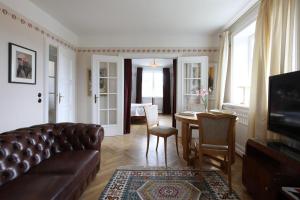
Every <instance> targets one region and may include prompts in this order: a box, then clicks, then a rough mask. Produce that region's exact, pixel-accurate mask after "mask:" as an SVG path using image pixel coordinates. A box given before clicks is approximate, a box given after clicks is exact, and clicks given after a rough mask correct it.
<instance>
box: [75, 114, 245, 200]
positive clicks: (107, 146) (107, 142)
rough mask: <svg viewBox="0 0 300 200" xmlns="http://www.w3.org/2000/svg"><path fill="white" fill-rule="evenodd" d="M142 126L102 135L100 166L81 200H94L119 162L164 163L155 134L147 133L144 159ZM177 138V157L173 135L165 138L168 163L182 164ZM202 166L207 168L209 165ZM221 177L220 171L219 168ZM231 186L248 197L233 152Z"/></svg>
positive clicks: (167, 122) (163, 118)
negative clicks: (120, 132)
mask: <svg viewBox="0 0 300 200" xmlns="http://www.w3.org/2000/svg"><path fill="white" fill-rule="evenodd" d="M160 124H161V125H170V124H171V119H170V117H169V116H160ZM146 141H147V140H146V126H145V125H132V126H131V134H129V135H122V136H115V137H105V138H104V140H103V143H102V147H101V169H100V171H99V172H98V174H97V175H96V177H95V179H94V181H93V182H91V184H90V185H89V186H88V188H87V189H86V191H85V192H84V193H83V195H82V197H81V200H96V199H98V198H99V196H100V194H101V192H102V190H103V189H104V187H105V186H106V184H107V183H108V181H109V179H110V178H111V176H112V174H113V172H114V171H115V169H116V168H118V167H119V166H125V165H133V166H164V164H165V163H164V148H163V141H162V140H161V141H160V144H159V148H158V151H157V152H156V151H155V145H156V138H155V137H151V142H150V148H149V154H148V159H146V156H145V154H146ZM178 142H179V144H180V145H179V153H180V157H178V156H177V154H176V148H175V138H168V150H167V154H168V167H186V162H185V161H184V160H183V158H182V147H181V140H179V141H178ZM205 168H211V167H210V165H207V166H205ZM220 174H221V175H223V176H224V177H225V178H226V176H225V175H224V173H223V172H220ZM232 174H233V176H232V183H233V189H234V190H235V191H236V192H237V194H238V195H239V197H240V198H241V199H242V200H244V199H245V200H248V199H249V200H250V199H251V198H250V197H249V196H248V194H247V192H246V191H245V188H244V187H243V185H242V160H241V158H240V157H238V156H236V162H235V164H234V165H233V166H232Z"/></svg>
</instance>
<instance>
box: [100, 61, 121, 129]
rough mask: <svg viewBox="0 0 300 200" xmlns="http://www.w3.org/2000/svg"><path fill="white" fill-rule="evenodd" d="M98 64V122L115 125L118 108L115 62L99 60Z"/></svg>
mask: <svg viewBox="0 0 300 200" xmlns="http://www.w3.org/2000/svg"><path fill="white" fill-rule="evenodd" d="M99 66H100V67H99V92H100V94H99V95H100V109H99V112H100V123H101V124H102V125H115V124H117V109H118V106H117V102H118V88H117V87H118V79H117V74H118V71H117V70H118V68H117V63H114V62H100V65H99Z"/></svg>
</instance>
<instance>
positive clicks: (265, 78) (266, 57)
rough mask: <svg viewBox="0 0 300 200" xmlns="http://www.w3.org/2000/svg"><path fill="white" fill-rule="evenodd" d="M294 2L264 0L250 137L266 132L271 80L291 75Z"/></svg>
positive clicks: (255, 59)
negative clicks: (282, 74)
mask: <svg viewBox="0 0 300 200" xmlns="http://www.w3.org/2000/svg"><path fill="white" fill-rule="evenodd" d="M295 16H296V12H295V0H262V1H261V5H260V11H259V14H258V18H257V22H256V33H255V45H254V55H253V68H252V79H251V91H250V107H249V134H248V136H249V137H256V138H261V139H267V138H273V137H274V135H273V134H272V133H268V132H267V111H268V87H269V85H268V84H269V76H271V75H276V74H281V73H285V72H290V71H292V55H293V50H292V49H293V42H294V38H293V36H294V28H295V24H294V20H295Z"/></svg>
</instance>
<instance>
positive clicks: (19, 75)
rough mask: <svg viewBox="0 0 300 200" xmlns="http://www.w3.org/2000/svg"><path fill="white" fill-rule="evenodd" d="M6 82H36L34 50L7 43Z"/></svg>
mask: <svg viewBox="0 0 300 200" xmlns="http://www.w3.org/2000/svg"><path fill="white" fill-rule="evenodd" d="M8 50H9V52H8V54H9V61H8V62H9V63H8V73H9V74H8V76H9V77H8V82H9V83H22V84H33V85H35V84H36V51H34V50H31V49H28V48H25V47H22V46H19V45H16V44H13V43H9V44H8Z"/></svg>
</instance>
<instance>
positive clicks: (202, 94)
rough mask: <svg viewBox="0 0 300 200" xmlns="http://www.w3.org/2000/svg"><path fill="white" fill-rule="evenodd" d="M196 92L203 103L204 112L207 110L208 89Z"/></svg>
mask: <svg viewBox="0 0 300 200" xmlns="http://www.w3.org/2000/svg"><path fill="white" fill-rule="evenodd" d="M196 94H197V96H199V97H200V102H202V103H203V105H204V110H205V112H208V94H209V90H207V89H201V90H197V92H196Z"/></svg>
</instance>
